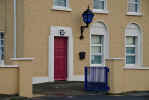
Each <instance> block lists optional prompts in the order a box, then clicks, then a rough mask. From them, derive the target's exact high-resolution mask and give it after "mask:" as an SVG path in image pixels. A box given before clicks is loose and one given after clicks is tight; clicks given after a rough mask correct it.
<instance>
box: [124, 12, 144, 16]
mask: <svg viewBox="0 0 149 100" xmlns="http://www.w3.org/2000/svg"><path fill="white" fill-rule="evenodd" d="M126 15H128V16H143V14H142V13H135V12H127V14H126Z"/></svg>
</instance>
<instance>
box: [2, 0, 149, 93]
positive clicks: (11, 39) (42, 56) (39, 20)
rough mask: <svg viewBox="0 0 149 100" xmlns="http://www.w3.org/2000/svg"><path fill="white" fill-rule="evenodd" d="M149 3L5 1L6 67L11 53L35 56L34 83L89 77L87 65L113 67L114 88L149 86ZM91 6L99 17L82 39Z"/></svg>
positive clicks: (116, 0) (116, 90)
mask: <svg viewBox="0 0 149 100" xmlns="http://www.w3.org/2000/svg"><path fill="white" fill-rule="evenodd" d="M148 4H149V1H148V0H0V12H1V14H0V44H1V45H0V59H1V66H2V68H5V66H6V67H8V65H12V64H13V61H12V60H11V59H10V58H18V59H21V58H25V57H33V58H34V63H33V64H32V75H33V76H32V77H33V78H32V83H33V84H36V83H43V82H54V81H55V80H67V81H83V80H84V67H85V66H98V67H104V66H108V67H110V75H109V85H110V87H111V91H112V92H113V93H120V92H126V91H134V90H149V79H147V78H146V77H147V76H148V75H149V62H148V58H149V53H148V51H149V46H148V44H149V39H148V37H149V35H148V32H149V29H148V26H149V21H148V18H149V12H148V10H149V6H148ZM88 5H89V6H90V9H91V10H92V11H93V13H94V14H95V16H94V20H93V22H92V23H91V24H90V26H89V28H86V29H85V31H84V39H81V40H80V26H82V25H85V24H84V23H83V21H82V16H81V14H82V13H83V12H84V11H85V10H86V9H87V7H88ZM80 52H85V59H82V60H81V59H80V58H79V53H80ZM60 66H61V67H60ZM10 67H11V66H10ZM26 74H27V73H26ZM8 85H9V84H8ZM14 91H17V90H14ZM12 92H13V90H12Z"/></svg>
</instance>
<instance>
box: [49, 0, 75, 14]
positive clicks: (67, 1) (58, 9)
mask: <svg viewBox="0 0 149 100" xmlns="http://www.w3.org/2000/svg"><path fill="white" fill-rule="evenodd" d="M53 2H54V0H53ZM52 10H57V11H72V9H71V8H69V0H66V6H56V5H54V3H53V7H52Z"/></svg>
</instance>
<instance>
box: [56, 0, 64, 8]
mask: <svg viewBox="0 0 149 100" xmlns="http://www.w3.org/2000/svg"><path fill="white" fill-rule="evenodd" d="M54 5H55V6H62V7H66V0H54Z"/></svg>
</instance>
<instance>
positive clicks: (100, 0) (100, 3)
mask: <svg viewBox="0 0 149 100" xmlns="http://www.w3.org/2000/svg"><path fill="white" fill-rule="evenodd" d="M94 9H99V10H105V9H106V0H94Z"/></svg>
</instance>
